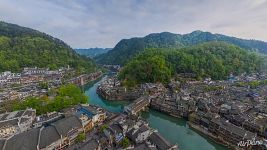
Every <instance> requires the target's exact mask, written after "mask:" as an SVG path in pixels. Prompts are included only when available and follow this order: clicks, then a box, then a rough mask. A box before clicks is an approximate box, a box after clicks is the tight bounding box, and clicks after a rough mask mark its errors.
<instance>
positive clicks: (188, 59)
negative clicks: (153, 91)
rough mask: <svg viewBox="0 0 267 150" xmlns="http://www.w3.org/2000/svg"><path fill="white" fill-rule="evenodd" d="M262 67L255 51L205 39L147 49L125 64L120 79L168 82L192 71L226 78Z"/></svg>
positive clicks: (133, 82)
mask: <svg viewBox="0 0 267 150" xmlns="http://www.w3.org/2000/svg"><path fill="white" fill-rule="evenodd" d="M263 68H264V60H263V58H262V56H260V55H258V53H254V52H248V51H246V50H245V49H242V48H240V47H238V46H235V45H233V44H228V43H225V42H206V43H201V44H198V45H194V46H190V47H185V48H180V49H175V48H153V49H146V50H145V51H143V52H142V53H140V54H138V55H137V56H135V57H134V58H132V59H130V61H129V62H128V63H127V64H126V65H125V66H124V68H123V70H122V71H121V72H120V75H119V77H120V79H121V80H122V81H123V83H124V84H125V85H127V86H135V85H137V84H140V83H147V82H152V83H155V82H163V83H168V81H170V79H171V78H172V77H175V75H177V74H180V73H189V74H194V75H195V77H196V78H197V79H201V78H205V77H211V78H212V79H215V80H220V79H227V77H228V76H229V74H230V73H233V74H235V75H238V74H241V73H244V72H248V73H249V72H257V71H261V70H262V69H263Z"/></svg>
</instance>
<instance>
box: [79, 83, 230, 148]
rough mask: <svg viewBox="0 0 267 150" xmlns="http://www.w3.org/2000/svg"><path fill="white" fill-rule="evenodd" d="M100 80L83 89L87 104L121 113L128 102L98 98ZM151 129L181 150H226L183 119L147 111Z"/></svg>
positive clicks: (143, 115)
mask: <svg viewBox="0 0 267 150" xmlns="http://www.w3.org/2000/svg"><path fill="white" fill-rule="evenodd" d="M100 82H101V80H98V81H96V82H93V83H89V84H87V85H85V86H84V87H83V90H84V91H85V94H86V95H87V96H88V97H89V103H90V104H94V105H98V106H100V107H103V108H105V109H107V110H109V111H111V112H122V111H123V106H125V105H127V104H129V103H130V102H128V101H107V100H105V99H103V98H101V97H99V96H98V95H97V93H96V88H97V86H98V84H99V83H100ZM142 117H143V118H145V119H146V120H147V121H148V122H149V124H150V126H151V127H153V128H154V129H157V130H158V131H159V133H160V134H161V135H162V136H163V137H165V138H166V139H167V140H169V141H170V142H171V143H173V144H178V145H179V148H180V149H181V150H226V149H227V148H226V147H224V146H221V145H218V144H216V143H215V142H213V141H211V140H209V139H208V138H207V137H205V136H201V135H199V134H198V133H196V132H195V131H194V130H192V129H191V128H189V127H188V125H187V124H186V120H185V119H177V118H174V117H171V116H168V115H166V114H163V113H160V112H157V111H154V110H151V109H150V110H149V111H148V112H143V113H142Z"/></svg>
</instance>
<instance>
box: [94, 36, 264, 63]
mask: <svg viewBox="0 0 267 150" xmlns="http://www.w3.org/2000/svg"><path fill="white" fill-rule="evenodd" d="M210 41H222V42H227V43H230V44H234V45H237V46H239V47H241V48H244V49H247V50H249V51H257V52H259V53H263V54H267V43H266V42H263V41H257V40H245V39H240V38H235V37H230V36H226V35H221V34H212V33H210V32H202V31H194V32H192V33H189V34H183V35H182V34H173V33H169V32H163V33H153V34H149V35H147V36H145V37H142V38H131V39H123V40H121V41H120V42H119V43H118V44H117V45H116V46H115V47H114V48H113V49H112V50H110V51H109V52H107V53H105V54H102V55H99V56H97V57H96V58H95V59H96V61H97V63H100V64H121V65H123V64H125V63H126V62H127V61H128V59H129V58H132V57H134V56H136V55H137V54H138V53H140V52H142V51H144V50H145V49H146V48H171V47H173V48H183V47H188V46H193V45H197V44H200V43H204V42H210Z"/></svg>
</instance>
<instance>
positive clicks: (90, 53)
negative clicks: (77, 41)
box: [75, 48, 111, 58]
mask: <svg viewBox="0 0 267 150" xmlns="http://www.w3.org/2000/svg"><path fill="white" fill-rule="evenodd" d="M109 50H111V48H88V49H83V48H80V49H75V51H76V52H77V53H78V54H80V55H83V56H86V57H90V58H93V57H96V56H98V55H100V54H104V53H106V52H108V51H109Z"/></svg>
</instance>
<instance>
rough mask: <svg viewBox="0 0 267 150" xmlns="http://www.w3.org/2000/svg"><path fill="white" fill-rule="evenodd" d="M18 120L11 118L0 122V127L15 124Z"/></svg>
mask: <svg viewBox="0 0 267 150" xmlns="http://www.w3.org/2000/svg"><path fill="white" fill-rule="evenodd" d="M18 122H19V120H18V119H13V120H8V121H4V122H0V127H3V126H16V125H18Z"/></svg>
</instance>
